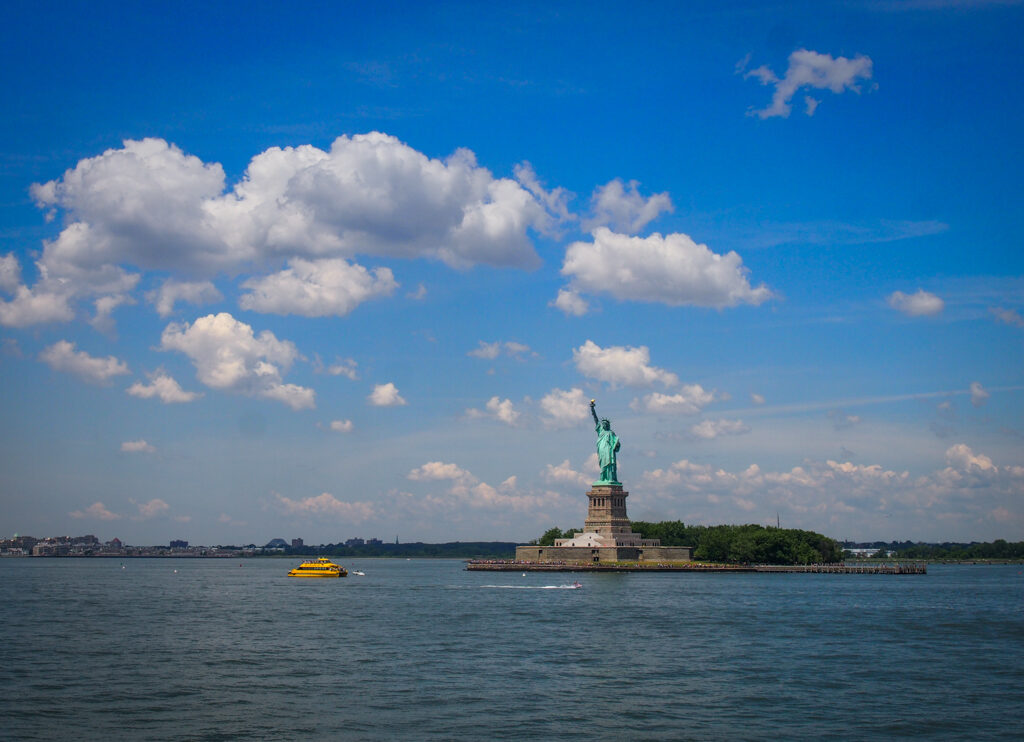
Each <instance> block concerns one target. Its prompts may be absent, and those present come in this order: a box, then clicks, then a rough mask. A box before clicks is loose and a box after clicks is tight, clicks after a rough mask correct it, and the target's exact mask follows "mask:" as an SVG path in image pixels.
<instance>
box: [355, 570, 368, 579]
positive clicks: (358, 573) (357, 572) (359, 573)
mask: <svg viewBox="0 0 1024 742" xmlns="http://www.w3.org/2000/svg"><path fill="white" fill-rule="evenodd" d="M352 574H354V575H358V576H359V577H366V573H365V572H360V571H359V570H358V569H354V570H352Z"/></svg>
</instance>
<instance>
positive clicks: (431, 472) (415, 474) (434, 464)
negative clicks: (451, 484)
mask: <svg viewBox="0 0 1024 742" xmlns="http://www.w3.org/2000/svg"><path fill="white" fill-rule="evenodd" d="M406 476H407V477H408V478H409V479H411V480H413V481H416V482H423V481H438V480H446V479H450V480H453V481H476V478H475V477H474V476H473V475H472V474H470V473H469V472H468V471H466V470H465V469H463V468H461V467H460V466H458V465H457V464H451V463H445V462H443V461H428V462H427V463H426V464H424V465H423V466H420V467H417V468H416V469H413V470H412V471H410V472H409V473H408V474H407V475H406Z"/></svg>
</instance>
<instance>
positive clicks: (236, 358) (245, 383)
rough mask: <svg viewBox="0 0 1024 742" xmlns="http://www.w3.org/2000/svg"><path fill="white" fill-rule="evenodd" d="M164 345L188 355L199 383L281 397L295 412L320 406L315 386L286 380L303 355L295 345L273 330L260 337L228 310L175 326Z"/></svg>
mask: <svg viewBox="0 0 1024 742" xmlns="http://www.w3.org/2000/svg"><path fill="white" fill-rule="evenodd" d="M160 348H161V349H162V350H177V351H181V352H182V353H184V354H185V355H187V356H188V357H189V358H190V359H191V360H192V363H193V365H194V366H195V367H196V375H197V377H198V379H199V381H200V382H202V383H203V384H205V385H206V386H208V387H210V388H212V389H219V390H222V391H233V392H238V393H241V394H247V395H250V396H256V397H263V398H265V399H275V400H278V401H280V402H284V403H285V404H287V405H288V406H289V407H291V408H292V409H295V410H299V409H305V408H310V407H313V406H315V405H314V396H315V395H314V392H313V390H312V389H308V388H305V387H301V386H297V385H295V384H285V383H283V381H282V375H283V374H284V373H286V372H287V371H288V369H289V368H290V367H291V365H292V363H293V362H294V361H295V359H296V358H297V357H298V351H297V350H296V348H295V345H294V344H293V343H291V342H289V341H287V340H278V339H277V338H276V337H275V336H274V334H273V333H272V332H270V331H269V330H264V331H263V332H261V333H260V334H259V335H256V334H255V333H254V332H253V329H252V327H251V326H249V325H247V324H245V323H244V322H240V321H238V320H236V319H235V318H234V317H232V316H231V315H230V314H228V313H226V312H222V313H220V314H216V315H214V314H210V315H207V316H205V317H200V318H199V319H197V320H196V321H195V322H194V323H192V324H191V325H189V324H188V323H181V324H178V323H171V324H169V325H168V326H167V327H166V328H165V329H164V331H163V335H162V336H161V343H160Z"/></svg>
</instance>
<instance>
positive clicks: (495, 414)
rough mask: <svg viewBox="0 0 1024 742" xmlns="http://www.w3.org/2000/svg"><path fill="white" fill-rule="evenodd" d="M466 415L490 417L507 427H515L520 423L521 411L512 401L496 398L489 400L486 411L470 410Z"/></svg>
mask: <svg viewBox="0 0 1024 742" xmlns="http://www.w3.org/2000/svg"><path fill="white" fill-rule="evenodd" d="M466 414H467V415H468V416H469V417H490V418H494V419H495V420H499V421H501V422H503V423H505V424H506V425H515V424H516V423H517V422H518V421H519V411H518V410H516V407H515V405H514V404H513V403H512V400H511V399H501V398H500V397H497V396H494V397H491V398H490V399H489V400H487V405H486V406H485V409H484V410H483V411H482V410H478V409H475V408H473V409H469V410H466Z"/></svg>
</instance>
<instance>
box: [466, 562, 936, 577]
mask: <svg viewBox="0 0 1024 742" xmlns="http://www.w3.org/2000/svg"><path fill="white" fill-rule="evenodd" d="M466 570H467V571H470V572H766V573H772V572H774V573H807V574H832V575H837V574H838V575H923V574H927V573H928V567H927V566H926V565H924V564H916V563H915V564H878V565H860V564H851V565H846V564H793V565H780V564H701V563H699V562H675V563H672V562H667V563H658V562H637V563H634V564H610V563H607V562H605V563H600V562H593V563H590V564H585V563H582V564H581V563H572V562H525V561H498V560H494V561H485V560H472V561H469V562H467V563H466Z"/></svg>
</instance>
